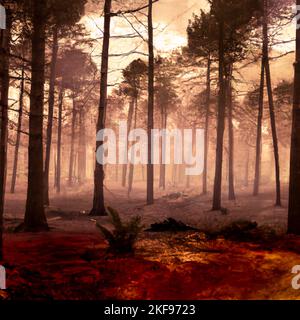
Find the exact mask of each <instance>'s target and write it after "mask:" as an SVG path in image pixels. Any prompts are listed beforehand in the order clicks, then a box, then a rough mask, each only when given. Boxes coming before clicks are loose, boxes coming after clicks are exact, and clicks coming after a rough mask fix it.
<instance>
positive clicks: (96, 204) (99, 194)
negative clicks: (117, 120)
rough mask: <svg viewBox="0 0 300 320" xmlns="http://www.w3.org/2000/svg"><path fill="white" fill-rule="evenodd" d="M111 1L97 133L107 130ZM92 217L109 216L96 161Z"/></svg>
mask: <svg viewBox="0 0 300 320" xmlns="http://www.w3.org/2000/svg"><path fill="white" fill-rule="evenodd" d="M111 2H112V1H111V0H105V5H104V37H103V48H102V62H101V80H100V82H101V83H100V101H99V114H98V122H97V132H98V131H100V130H103V129H104V128H105V110H106V105H107V78H108V60H109V42H110V22H111V14H110V11H111ZM102 144H103V141H97V143H96V150H98V148H99V147H101V145H102ZM90 215H92V216H105V215H107V212H106V209H105V205H104V170H103V165H102V164H101V163H98V162H97V161H96V165H95V173H94V199H93V208H92V210H91V212H90Z"/></svg>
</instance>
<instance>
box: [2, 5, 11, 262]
mask: <svg viewBox="0 0 300 320" xmlns="http://www.w3.org/2000/svg"><path fill="white" fill-rule="evenodd" d="M11 23H12V21H11V12H10V10H7V25H6V27H7V29H6V30H0V32H1V38H0V49H1V51H0V62H1V64H0V72H1V78H0V84H1V91H0V94H1V100H0V107H1V136H0V261H1V260H2V259H3V214H4V200H5V185H6V165H7V135H8V91H9V53H10V39H11Z"/></svg>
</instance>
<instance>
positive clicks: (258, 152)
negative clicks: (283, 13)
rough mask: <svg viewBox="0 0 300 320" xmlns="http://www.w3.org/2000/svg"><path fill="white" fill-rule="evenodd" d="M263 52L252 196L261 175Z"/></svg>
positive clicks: (256, 190)
mask: <svg viewBox="0 0 300 320" xmlns="http://www.w3.org/2000/svg"><path fill="white" fill-rule="evenodd" d="M265 50H268V48H265V46H264V49H263V57H262V62H261V76H260V89H259V106H258V118H257V134H256V158H255V177H254V188H253V195H254V196H257V195H258V194H259V185H260V174H261V172H260V171H261V151H262V150H261V147H262V145H261V140H262V120H263V113H264V86H265V85H264V79H265Z"/></svg>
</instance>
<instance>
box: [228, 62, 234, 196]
mask: <svg viewBox="0 0 300 320" xmlns="http://www.w3.org/2000/svg"><path fill="white" fill-rule="evenodd" d="M231 77H232V66H231V67H230V72H229V78H228V81H227V85H228V87H227V91H228V187H229V188H228V199H229V200H235V191H234V131H233V122H232V121H233V103H232V82H231Z"/></svg>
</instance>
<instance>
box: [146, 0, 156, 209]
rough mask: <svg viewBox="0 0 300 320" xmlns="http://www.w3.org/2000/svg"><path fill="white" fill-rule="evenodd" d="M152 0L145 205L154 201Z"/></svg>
mask: <svg viewBox="0 0 300 320" xmlns="http://www.w3.org/2000/svg"><path fill="white" fill-rule="evenodd" d="M152 1H153V0H149V7H148V51H149V71H148V126H147V129H148V130H147V131H148V164H147V205H151V204H153V203H154V166H153V164H152V159H151V158H152V156H151V155H152V130H153V127H154V47H153V20H152V19H153V3H152Z"/></svg>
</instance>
